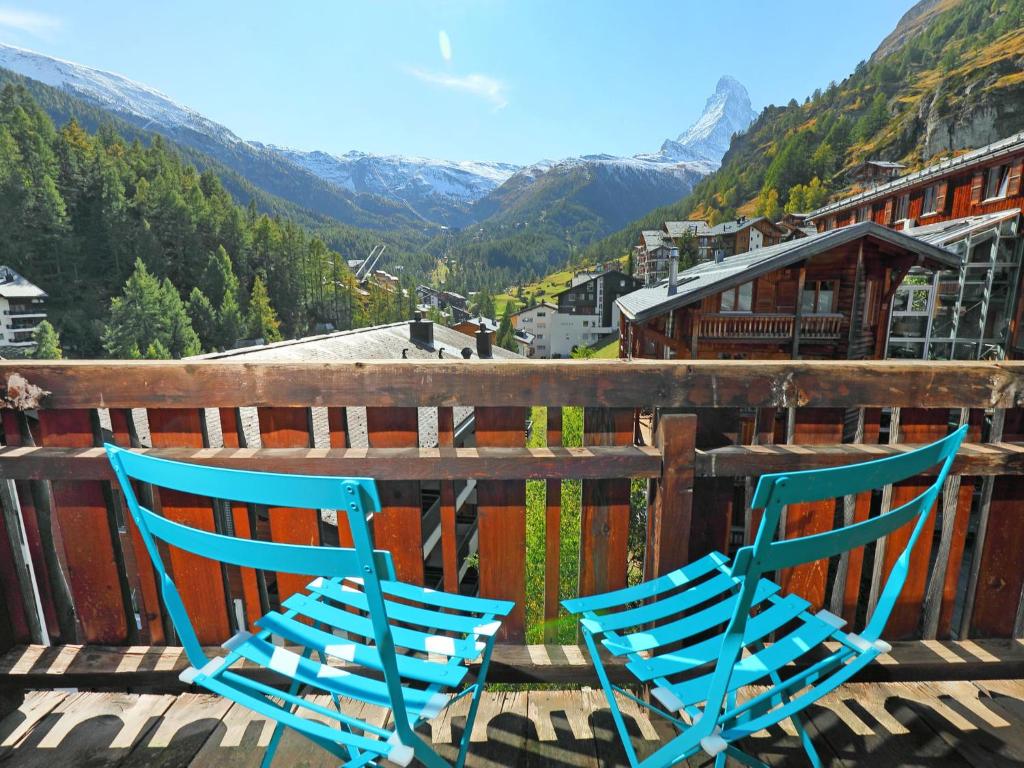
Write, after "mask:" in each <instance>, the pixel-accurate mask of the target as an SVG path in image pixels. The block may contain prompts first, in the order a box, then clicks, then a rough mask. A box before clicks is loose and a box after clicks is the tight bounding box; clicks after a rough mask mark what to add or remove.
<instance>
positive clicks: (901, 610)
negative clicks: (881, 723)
mask: <svg viewBox="0 0 1024 768" xmlns="http://www.w3.org/2000/svg"><path fill="white" fill-rule="evenodd" d="M0 385H5V391H4V393H3V394H4V400H3V402H4V403H5V404H6V405H7V407H6V408H5V409H3V412H2V413H3V419H4V427H5V429H4V433H5V443H6V445H5V447H2V448H0V478H2V479H3V480H4V481H6V482H8V483H9V484H10V487H13V488H14V492H13V493H8V494H0V496H2V497H3V499H4V515H3V517H2V521H3V530H2V538H0V558H4V557H5V553H7V554H10V555H11V557H13V553H14V552H20V553H27V555H25V556H26V557H28V558H29V559H31V561H32V562H31V564H32V565H33V566H34V574H35V577H34V578H35V579H36V582H37V588H36V590H35V591H33V590H31V589H27V588H26V579H25V577H24V572H23V571H22V570H19V569H18V568H17V567H12V565H13V561H12V565H4V566H2V567H0V595H3V597H4V599H5V602H6V607H5V614H6V622H5V627H4V629H5V632H7V633H8V634H10V635H11V637H10V638H7V642H20V643H29V642H35V643H45V642H48V641H51V642H63V643H92V644H107V645H111V644H114V645H117V644H122V645H127V644H156V645H159V644H162V643H168V644H173V643H174V640H175V638H174V637H173V634H172V632H171V629H170V627H169V626H168V625H167V622H166V621H165V617H164V615H163V611H162V609H161V606H160V604H159V599H158V597H157V594H156V589H155V582H154V580H153V574H152V567H151V564H150V563H149V561H148V558H147V557H146V553H145V552H144V551H143V550H142V549H141V546H140V545H141V542H140V541H139V538H138V536H137V534H136V533H135V532H134V531H133V530H132V526H131V523H130V520H128V519H126V517H125V510H124V508H123V502H122V501H121V499H120V498H119V494H118V493H117V492H116V487H115V486H114V485H113V484H112V482H111V481H112V479H113V478H112V473H111V472H110V469H109V466H108V465H107V462H106V458H105V456H104V454H103V451H102V448H101V445H102V441H103V440H104V439H106V440H113V441H115V442H117V443H118V444H120V445H123V446H132V447H137V449H138V450H145V451H149V452H152V453H153V454H154V455H159V456H163V457H166V458H174V459H179V460H186V461H193V462H200V463H208V464H211V465H217V466H225V467H235V468H250V469H257V470H273V471H279V472H296V473H318V474H330V475H365V476H371V477H375V478H376V479H378V480H379V481H380V483H381V495H382V499H383V503H384V510H383V512H382V513H381V514H380V515H379V516H378V518H377V519H376V520H375V522H374V530H375V535H376V537H377V544H378V546H381V547H384V548H388V549H391V550H392V551H393V552H394V553H395V559H396V563H397V564H398V567H399V571H400V573H401V575H402V577H403V578H405V579H408V580H411V581H416V582H423V581H424V580H425V579H426V578H427V574H428V573H435V574H437V575H436V581H437V583H433V581H432V583H430V584H429V586H443V587H445V588H448V589H463V590H464V591H476V590H478V591H479V592H480V593H481V594H483V595H485V596H491V597H503V598H508V599H514V600H516V602H517V604H518V606H519V608H518V609H517V611H516V612H515V613H514V614H513V616H512V618H511V620H510V621H509V622H508V624H507V626H506V627H505V634H504V637H503V638H502V639H503V640H505V641H507V642H514V643H522V642H524V640H526V639H527V638H528V637H530V636H532V637H534V638H536V639H537V640H539V639H542V638H543V639H546V640H553V639H554V637H553V636H552V635H551V627H553V626H554V624H555V623H556V619H557V617H558V605H557V603H558V600H559V599H560V598H562V597H565V596H566V595H564V594H560V591H561V587H560V585H559V584H558V583H552V580H557V579H558V578H559V574H560V573H564V564H560V563H559V557H560V556H564V554H565V553H564V550H563V548H562V546H561V544H562V542H561V539H560V538H559V532H560V531H561V530H562V526H563V525H564V515H563V514H562V512H563V510H562V498H561V494H562V492H563V488H564V486H563V483H562V482H561V481H563V480H565V479H581V480H583V483H582V489H581V491H580V499H579V501H580V509H581V522H580V525H581V530H580V542H581V545H580V550H581V551H580V555H579V562H580V566H579V568H580V572H579V580H578V584H579V590H580V591H581V592H584V593H586V592H593V591H599V590H604V589H609V588H615V587H618V586H622V585H623V584H625V583H626V581H627V579H628V578H629V574H630V573H631V572H633V573H636V572H637V569H632V571H631V569H630V568H629V560H628V558H629V557H631V553H630V551H629V545H628V542H629V540H630V530H629V526H630V519H631V509H630V503H631V501H630V479H631V478H647V479H648V480H649V481H650V483H651V486H650V491H649V493H648V500H649V504H648V507H649V508H648V509H647V510H646V513H647V515H646V518H647V530H646V551H645V552H644V553H643V563H642V566H643V569H642V572H643V574H644V575H645V577H651V576H654V575H657V574H660V573H665V572H667V571H669V570H671V569H673V568H675V567H677V566H679V565H680V564H682V563H684V562H686V560H687V559H689V558H691V557H693V556H696V555H697V554H700V553H701V552H702V551H704V550H706V548H707V547H708V546H716V547H719V546H720V547H724V548H727V549H728V548H735V546H738V545H739V544H742V543H743V542H744V541H749V540H750V538H751V536H752V533H753V530H754V527H755V526H756V525H757V522H758V516H757V514H756V513H753V514H752V513H751V512H750V511H749V510H746V509H744V499H749V496H750V492H751V490H752V487H753V482H754V481H756V478H757V476H759V475H760V474H762V473H764V472H766V471H791V470H799V469H809V468H814V467H824V466H837V465H841V464H846V463H851V462H857V461H863V460H866V459H870V458H877V457H879V456H885V455H892V454H894V453H897V452H900V451H903V450H907V449H908V448H909V447H911V446H913V445H915V444H920V443H923V442H927V441H930V440H933V439H935V438H936V437H939V436H941V435H944V434H947V433H948V432H949V431H950V430H952V429H955V428H956V426H957V425H958V424H961V423H967V424H970V426H971V437H970V441H971V442H970V443H969V444H966V445H965V446H964V447H963V449H962V450H961V452H960V456H959V457H958V460H957V463H956V465H955V469H954V472H955V474H956V476H955V477H954V478H952V479H951V481H950V482H949V483H947V487H946V490H945V493H944V498H943V499H942V500H941V501H940V503H939V506H938V508H937V510H936V511H935V512H933V515H932V523H931V527H930V529H929V535H927V536H925V537H924V539H925V540H924V541H923V542H922V545H921V546H920V547H919V549H918V551H917V552H916V553H915V558H914V561H913V563H912V573H911V578H910V579H909V580H908V586H907V589H906V591H905V593H904V596H903V599H902V600H901V602H900V604H899V606H898V607H897V611H896V612H895V614H894V616H893V622H892V624H891V625H890V630H891V634H892V636H893V637H896V638H915V637H925V638H927V639H932V638H939V639H945V638H951V637H958V638H960V639H965V638H978V637H980V638H986V637H997V638H1009V637H1021V635H1022V632H1024V629H1022V627H1024V600H1022V590H1024V576H1022V574H1024V484H1022V481H1021V479H1020V478H1021V477H1022V476H1024V429H1022V427H1021V425H1022V424H1024V408H1022V406H1024V364H1018V363H902V362H891V361H887V362H836V363H830V362H776V361H772V362H752V361H679V362H676V361H665V362H660V361H631V362H624V361H614V362H612V361H609V362H597V361H566V362H561V361H524V362H514V363H509V362H481V361H472V362H465V361H436V362H435V361H430V362H418V361H408V362H366V363H330V364H320V363H300V364H283V363H260V364H253V363H222V362H203V363H191V362H189V363H185V362H113V361H96V362H92V361H90V362H60V363H53V362H22V361H17V362H14V361H4V362H0ZM573 406H580V407H582V408H583V441H582V442H583V445H582V446H577V447H564V446H563V445H562V441H563V423H564V420H565V419H566V418H567V414H568V413H569V411H568V409H569V408H570V407H573ZM535 407H541V408H547V409H548V415H547V420H546V423H547V433H546V434H545V435H543V436H542V437H544V438H545V439H544V440H542V441H541V445H542V447H527V422H528V420H529V418H530V415H531V410H530V409H531V408H535ZM469 408H471V409H473V411H472V414H473V415H472V416H471V417H470V418H471V419H472V422H471V423H472V429H471V432H470V433H469V434H470V437H468V438H466V437H465V433H463V438H460V440H459V441H456V440H455V439H454V435H455V434H456V432H460V430H464V429H465V425H464V424H461V423H459V424H457V423H455V422H456V417H455V416H453V413H454V414H461V415H460V416H458V417H457V418H458V419H459V420H460V422H461V420H462V419H464V418H465V414H466V412H467V409H469ZM651 408H654V409H655V411H656V415H657V418H656V421H655V428H654V434H652V435H647V436H646V438H647V442H649V443H651V444H650V445H642V444H637V442H636V441H637V437H636V436H637V435H640V436H641V439H643V436H644V435H645V433H644V432H643V430H636V429H635V421H634V419H635V417H636V414H637V413H638V412H639V410H640V409H651ZM363 409H365V414H366V416H365V419H363V420H362V421H360V420H359V419H357V418H355V417H354V414H355V413H357V412H363ZM243 413H250V414H252V413H255V414H256V424H255V427H252V426H251V425H250V429H249V432H248V433H247V432H246V430H245V429H243V427H242V421H243V420H244V417H243ZM315 413H320V414H322V415H323V418H324V421H325V424H326V427H324V428H323V431H324V433H325V435H326V437H320V438H317V429H316V427H315V426H314V421H315V419H314V414H315ZM467 423H470V422H467ZM424 424H436V429H427V430H426V431H424ZM218 430H219V431H218ZM253 430H255V431H253ZM360 430H361V434H360ZM247 434H248V436H247ZM318 440H319V442H318ZM545 443H546V445H544V444H545ZM527 479H540V480H547V481H548V482H547V483H546V484H545V489H546V493H547V496H548V498H547V500H546V502H545V504H544V506H542V507H541V508H540V510H539V512H538V524H540V525H546V526H547V528H548V531H549V533H548V536H547V538H546V540H545V542H544V545H543V547H542V549H543V551H541V552H532V551H531V552H530V553H527V551H526V547H527V545H526V542H527V540H528V538H527V535H526V531H527V525H528V520H527V512H526V509H525V507H526V492H525V491H526V485H525V483H526V480H527ZM925 482H926V481H925V480H923V479H914V480H911V481H908V482H907V483H903V484H899V485H897V486H896V487H894V488H889V489H885V490H884V491H883V492H881V493H875V494H862V495H861V496H860V497H858V498H855V499H838V500H836V501H834V502H822V503H820V504H814V505H801V506H800V507H794V508H791V509H789V510H787V513H786V516H785V520H784V527H783V535H787V536H795V535H807V534H811V533H815V532H820V531H824V530H829V529H831V528H832V527H833V526H835V525H837V524H842V523H843V522H849V521H853V520H862V519H866V518H867V517H868V516H869V515H874V514H879V513H880V512H881V511H883V510H885V509H888V508H893V507H895V506H898V505H899V504H900V503H902V501H904V500H905V499H906V498H909V496H910V495H911V494H913V493H914V492H915V491H916V490H917V489H919V488H920V487H921V485H922V483H925ZM428 484H429V485H430V487H431V488H432V489H439V490H432V491H430V492H431V493H433V494H434V496H433V497H432V498H433V501H432V502H431V504H432V505H433V506H432V508H433V509H434V510H435V511H434V512H433V514H432V516H428V515H427V514H426V513H427V507H428V506H431V505H430V504H426V503H424V502H423V499H424V498H426V497H427V492H426V490H424V491H423V492H422V493H421V488H422V489H426V488H427V485H428ZM146 490H147V489H140V491H142V492H146ZM438 494H440V495H439V496H438ZM154 496H155V498H153V499H152V503H153V504H154V505H155V506H156V507H158V508H160V509H162V511H163V513H164V514H166V515H168V516H170V517H172V518H174V519H176V520H180V521H182V522H186V523H188V524H189V525H195V526H199V527H202V528H205V529H207V530H217V531H222V532H228V533H232V534H233V535H239V536H251V537H257V538H267V539H272V540H275V541H286V542H300V541H301V542H302V543H314V544H323V545H328V546H329V545H332V544H334V543H335V542H340V543H342V544H344V543H345V542H346V541H347V538H348V537H347V531H345V530H337V529H335V528H334V523H333V518H332V517H331V515H330V511H328V510H288V509H272V510H265V509H250V508H248V507H246V506H245V505H238V504H235V505H231V504H225V503H223V502H221V501H214V500H210V499H201V498H197V497H191V496H188V495H187V494H175V493H169V492H166V491H164V492H161V493H158V494H154ZM228 501H230V500H228ZM474 510H475V511H474ZM634 511H635V510H634ZM469 514H473V515H475V517H473V519H472V521H471V522H469V521H468V520H467V517H466V516H467V515H469ZM430 521H432V522H430ZM529 524H532V523H529ZM342 527H344V526H342ZM428 541H429V542H430V543H429V544H428ZM898 545H899V542H898V541H895V542H893V543H892V544H891V545H890V548H889V551H886V550H885V548H882V547H879V548H877V549H875V548H872V549H869V550H866V551H865V552H864V553H858V554H856V555H854V556H852V557H850V558H843V559H841V560H839V561H838V562H833V563H828V562H823V563H818V564H814V565H811V566H805V567H800V568H796V569H793V570H792V571H790V572H788V573H784V574H780V578H781V579H782V580H783V581H784V582H785V583H786V584H787V585H788V586H789V587H790V588H791V589H794V590H796V591H799V592H800V593H801V594H803V595H804V596H805V597H807V598H808V599H810V600H812V601H813V602H814V603H816V604H817V605H820V606H822V607H831V608H832V609H833V610H836V611H837V612H841V613H842V614H843V615H844V616H845V617H846V618H848V619H849V620H856V619H858V618H859V617H862V616H863V613H864V611H865V609H866V608H867V607H868V606H870V604H871V602H872V601H873V600H874V599H875V597H876V596H877V591H878V585H879V584H880V583H881V580H882V579H883V578H884V577H885V575H886V574H887V573H888V569H889V568H891V566H892V559H893V557H894V556H895V555H894V553H895V551H897V549H896V548H897V547H898ZM433 552H436V553H437V555H436V558H437V565H435V566H433V567H432V568H428V567H425V563H424V557H425V553H428V554H429V553H433ZM528 558H533V560H532V561H531V562H536V561H537V558H539V561H540V562H541V571H542V572H543V574H544V576H545V578H546V581H547V583H546V585H545V588H544V590H543V596H542V597H541V598H540V603H541V605H542V610H541V611H540V614H539V616H537V617H536V620H537V622H539V623H541V624H543V627H540V626H538V627H528V626H527V623H526V622H527V617H526V613H525V606H526V604H527V600H526V597H527V595H526V581H527V569H528ZM169 562H170V567H171V570H172V572H173V574H174V577H175V579H176V581H177V582H178V584H179V586H180V587H181V588H182V591H183V593H184V598H185V602H186V605H188V606H189V607H190V608H191V609H192V610H193V611H194V612H195V613H196V615H197V617H198V618H199V621H198V622H197V624H198V625H199V626H200V628H201V629H200V632H201V635H202V637H201V640H202V641H203V642H209V643H214V642H219V641H221V640H223V639H224V638H225V637H226V636H227V635H228V634H230V633H231V632H232V631H234V630H235V629H237V628H239V627H240V626H242V625H244V624H247V623H249V622H251V621H252V619H253V617H254V616H256V615H258V614H259V613H260V612H261V611H263V610H266V609H268V608H271V607H274V606H275V605H276V604H277V601H279V600H280V599H281V598H283V597H285V596H286V595H287V594H288V593H289V592H290V591H292V590H294V589H295V588H297V587H298V586H300V584H301V579H291V578H288V577H284V576H282V575H278V574H266V573H263V574H258V573H253V572H246V571H245V570H244V569H241V570H240V569H230V568H222V567H220V566H219V565H218V564H215V563H210V562H205V561H199V560H197V559H196V558H192V557H190V556H188V555H184V554H182V553H172V554H171V557H170V560H169ZM432 578H435V577H432ZM8 627H9V629H8ZM545 629H546V630H547V632H546V633H545V632H544V630H545ZM531 632H532V633H534V634H532V635H531V634H530V633H531Z"/></svg>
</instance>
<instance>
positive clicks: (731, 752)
mask: <svg viewBox="0 0 1024 768" xmlns="http://www.w3.org/2000/svg"><path fill="white" fill-rule="evenodd" d="M726 755H728V756H729V757H731V758H732V759H733V760H735V761H737V762H739V763H743V765H749V766H751V768H771V766H769V765H768V763H763V762H761V761H760V760H758V759H757V758H756V757H753V756H752V755H748V754H747V753H746V752H744V751H743V750H741V749H739V748H737V747H734V746H733V745H732V744H730V745H729V746H728V747H726V748H725V752H721V753H719V754H718V756H717V757H716V758H715V768H718V765H719V763H718V761H719V760H720V759H722V758H724V757H725V756H726ZM721 764H722V765H723V766H724V765H725V761H724V760H723V761H722V763H721Z"/></svg>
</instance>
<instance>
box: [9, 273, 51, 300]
mask: <svg viewBox="0 0 1024 768" xmlns="http://www.w3.org/2000/svg"><path fill="white" fill-rule="evenodd" d="M0 296H3V297H4V298H5V299H45V298H46V291H44V290H43V289H42V288H40V287H39V286H38V285H36V284H35V283H31V282H29V281H28V280H26V279H25V278H24V277H22V276H21V275H19V274H18V273H17V272H15V271H14V270H13V269H11V268H10V267H7V266H0Z"/></svg>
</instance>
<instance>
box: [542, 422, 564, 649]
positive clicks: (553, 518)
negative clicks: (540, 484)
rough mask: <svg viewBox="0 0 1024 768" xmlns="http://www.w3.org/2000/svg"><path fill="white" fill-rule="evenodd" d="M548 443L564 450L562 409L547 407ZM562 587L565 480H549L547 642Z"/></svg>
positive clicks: (546, 504)
mask: <svg viewBox="0 0 1024 768" xmlns="http://www.w3.org/2000/svg"><path fill="white" fill-rule="evenodd" d="M546 423H547V429H546V432H547V434H546V435H545V438H546V442H547V445H548V447H549V448H561V447H562V409H561V408H559V407H558V406H548V408H547V421H546ZM561 585H562V481H561V480H560V479H556V478H550V479H549V480H548V481H547V485H546V487H545V489H544V641H545V642H551V641H553V640H554V639H555V637H556V636H557V634H558V616H559V611H560V607H559V600H560V598H561Z"/></svg>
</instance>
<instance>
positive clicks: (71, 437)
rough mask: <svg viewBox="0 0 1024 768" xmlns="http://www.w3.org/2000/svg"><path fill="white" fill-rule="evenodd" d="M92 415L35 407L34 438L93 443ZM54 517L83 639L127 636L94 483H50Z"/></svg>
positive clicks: (102, 502)
mask: <svg viewBox="0 0 1024 768" xmlns="http://www.w3.org/2000/svg"><path fill="white" fill-rule="evenodd" d="M93 418H94V414H93V413H91V412H90V411H87V410H70V411H40V412H39V442H40V443H41V444H42V445H46V446H61V447H69V448H82V447H85V446H92V445H94V444H95V439H96V436H95V431H94V425H93ZM51 497H52V499H53V519H54V520H55V522H56V524H57V525H58V526H59V527H60V530H61V532H62V533H63V539H64V555H65V557H66V558H67V566H68V578H69V582H70V586H71V594H72V596H73V597H74V601H75V614H76V616H77V618H78V622H79V624H80V626H81V632H82V638H83V639H84V640H85V641H86V642H90V643H119V642H124V641H125V640H127V639H128V623H127V614H128V613H129V610H128V609H126V607H125V604H124V599H123V591H122V587H121V574H120V573H119V570H118V560H119V557H118V556H117V553H115V548H114V544H113V539H114V538H115V537H116V533H115V531H114V530H113V526H112V523H113V521H112V514H111V511H110V509H109V508H108V507H107V500H106V497H105V496H104V493H103V486H102V485H101V484H100V483H99V482H95V481H54V482H53V483H52V485H51Z"/></svg>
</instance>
